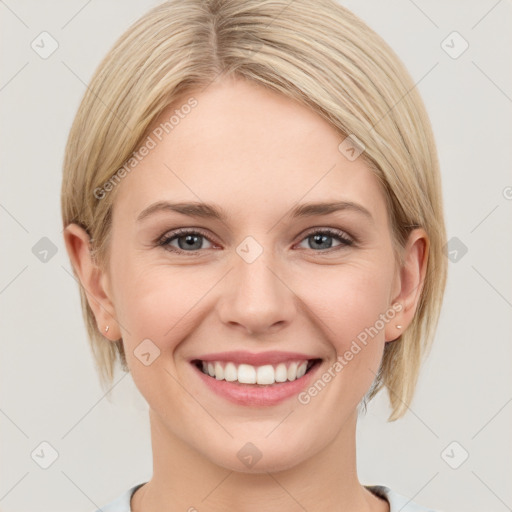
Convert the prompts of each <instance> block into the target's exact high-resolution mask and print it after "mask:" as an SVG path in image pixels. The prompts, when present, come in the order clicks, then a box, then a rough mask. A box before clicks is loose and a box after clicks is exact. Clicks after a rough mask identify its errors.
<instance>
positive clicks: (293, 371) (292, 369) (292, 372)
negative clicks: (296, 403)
mask: <svg viewBox="0 0 512 512" xmlns="http://www.w3.org/2000/svg"><path fill="white" fill-rule="evenodd" d="M297 366H299V365H298V364H297V363H292V364H291V365H290V366H289V367H288V380H295V379H296V378H297Z"/></svg>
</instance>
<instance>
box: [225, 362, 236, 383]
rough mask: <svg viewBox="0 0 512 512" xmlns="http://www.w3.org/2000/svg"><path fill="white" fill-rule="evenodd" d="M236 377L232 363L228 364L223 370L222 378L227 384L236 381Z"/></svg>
mask: <svg viewBox="0 0 512 512" xmlns="http://www.w3.org/2000/svg"><path fill="white" fill-rule="evenodd" d="M237 376H238V374H237V371H236V366H235V365H234V364H233V363H228V364H227V365H226V368H224V378H225V379H226V380H227V381H228V382H233V381H234V380H236V379H237Z"/></svg>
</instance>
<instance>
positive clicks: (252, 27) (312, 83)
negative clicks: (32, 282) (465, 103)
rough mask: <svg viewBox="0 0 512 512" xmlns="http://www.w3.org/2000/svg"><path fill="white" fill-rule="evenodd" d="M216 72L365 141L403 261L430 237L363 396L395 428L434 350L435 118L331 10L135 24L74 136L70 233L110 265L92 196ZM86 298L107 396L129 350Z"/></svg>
mask: <svg viewBox="0 0 512 512" xmlns="http://www.w3.org/2000/svg"><path fill="white" fill-rule="evenodd" d="M219 75H221V76H235V77H238V78H245V79H247V80H251V81H252V82H254V83H257V84H260V85H262V86H264V87H267V88H270V89H272V90H274V91H276V92H278V93H280V94H283V95H285V96H287V97H289V98H292V99H295V100H298V101H300V102H301V103H302V104H304V105H306V106H308V107H309V108H311V109H312V110H314V111H315V112H316V113H318V114H319V115H320V116H322V117H323V118H324V119H326V120H327V121H328V122H329V123H330V124H331V125H332V126H333V127H334V128H335V129H336V130H338V131H339V133H340V135H343V136H348V135H352V136H353V135H355V137H357V139H359V141H361V142H362V143H363V144H364V147H365V149H364V152H363V153H362V155H361V157H362V158H364V159H365V161H366V163H367V164H368V165H369V167H370V168H371V169H372V170H373V172H374V173H375V175H376V176H377V178H378V180H379V183H380V184H381V186H382V189H383V191H384V195H385V197H386V201H387V205H388V212H389V218H390V223H391V226H392V232H393V241H394V244H395V245H394V246H395V250H396V255H397V261H400V262H401V259H400V257H401V256H400V255H401V249H402V248H403V247H404V244H405V243H406V240H407V237H408V234H409V233H410V230H411V229H413V228H414V227H423V228H424V229H425V231H426V232H427V234H428V237H429V257H428V263H427V271H426V276H425V282H424V287H423V289H422V292H421V297H420V301H419V305H418V309H417V312H416V315H415V317H414V319H413V321H412V323H411V325H410V326H409V327H408V328H407V329H406V331H405V332H404V333H403V334H402V335H401V337H400V338H399V339H398V340H397V341H395V342H393V343H386V345H385V349H384V355H383V359H382V363H381V367H380V370H379V372H378V375H377V376H376V378H375V380H374V382H373V384H372V387H371V389H370V391H369V393H368V394H367V396H366V397H365V399H367V400H371V399H372V398H373V397H374V396H375V395H376V394H377V392H378V391H379V390H380V389H381V388H383V387H386V388H387V389H388V394H389V399H390V403H391V407H392V412H391V415H390V417H389V421H394V420H396V419H398V418H399V417H401V416H402V415H403V414H404V413H405V411H406V409H407V407H408V404H409V403H410V402H411V400H412V397H413V394H414V389H415V386H416V382H417V378H418V374H419V369H420V365H421V362H422V360H423V357H424V356H425V354H426V353H427V352H428V351H429V350H430V346H431V343H432V340H433V336H434V332H435V328H436V326H437V322H438V317H439V314H440V309H441V303H442V299H443V293H444V288H445V281H446V268H447V262H446V257H445V255H444V249H443V246H444V243H445V238H446V233H445V226H444V219H443V206H442V197H441V184H440V175H439V164H438V160H437V151H436V147H435V142H434V138H433V134H432V130H431V126H430V122H429V119H428V115H427V113H426V111H425V107H424V105H423V102H422V100H421V98H420V96H419V93H418V91H417V89H416V88H415V85H414V83H413V81H412V79H411V77H410V75H409V74H408V72H407V70H406V69H405V67H404V66H403V64H402V63H401V61H400V60H399V58H398V57H397V56H396V54H395V53H394V52H393V51H392V50H391V48H390V47H389V46H388V45H387V44H386V43H385V42H384V41H383V39H382V38H381V37H380V36H379V35H377V34H376V33H375V32H374V31H373V30H371V29H370V28H369V27H368V26H367V25H365V24H364V23H363V22H362V21H361V20H360V19H359V18H358V17H356V16H355V15H354V14H353V13H351V12H350V11H349V10H347V9H346V8H344V7H342V6H341V5H339V4H338V3H336V2H335V1H334V0H295V1H293V2H289V0H273V1H261V0H171V1H167V2H165V3H163V4H161V5H159V6H157V7H155V8H153V9H151V10H150V11H149V12H147V14H145V15H144V16H143V17H142V18H140V19H139V20H138V21H136V22H135V23H134V24H133V25H132V26H131V27H130V28H129V29H128V30H127V31H126V32H125V33H124V34H123V35H122V36H121V37H120V38H119V40H118V41H117V42H116V43H115V45H114V46H113V48H112V49H111V50H110V51H109V53H108V54H107V56H106V57H105V58H104V60H103V61H102V62H101V64H100V65H99V67H98V69H97V70H96V72H95V74H94V76H93V78H92V80H91V82H90V85H89V87H88V89H87V91H86V93H85V95H84V98H83V100H82V102H81V104H80V106H79V109H78V112H77V114H76V118H75V120H74V122H73V125H72V127H71V130H70V134H69V140H68V142H67V147H66V153H65V160H64V169H63V182H62V197H61V199H62V204H61V206H62V218H63V225H64V226H67V225H68V224H70V223H76V224H78V225H80V226H82V227H83V228H84V229H85V230H86V231H87V232H88V233H89V235H90V236H91V237H92V238H93V240H94V247H93V256H94V257H95V258H97V261H98V264H99V265H100V266H101V267H103V268H106V263H107V261H108V247H109V235H110V228H111V212H112V205H113V204H114V199H115V196H116V194H115V192H116V190H114V191H113V192H112V193H109V194H105V197H103V198H101V199H98V198H97V193H95V190H97V189H98V188H101V187H102V186H103V185H104V184H105V183H106V182H107V181H109V180H110V179H111V178H112V177H113V176H114V174H115V173H116V172H117V171H118V170H119V169H120V168H121V167H122V166H123V164H124V163H125V162H126V161H127V159H129V158H130V157H131V156H132V153H133V152H134V151H135V150H136V149H137V148H138V147H139V146H140V144H141V142H142V141H143V140H144V138H145V137H146V135H147V132H148V129H149V128H150V126H151V124H152V122H153V121H154V120H155V119H156V118H157V116H158V115H159V114H160V113H161V112H162V111H163V110H164V109H165V108H166V107H168V106H169V105H170V104H171V103H173V102H174V101H176V99H177V98H178V97H179V96H181V95H182V94H183V93H186V92H187V91H191V90H193V89H195V88H198V87H205V86H207V85H208V84H209V83H211V82H212V81H213V80H215V79H217V78H218V77H219ZM118 188H119V187H116V189H118ZM75 275H76V272H75ZM80 297H81V304H82V310H83V313H84V318H85V322H86V325H87V331H88V336H89V341H90V343H91V348H92V352H93V356H94V358H95V361H96V366H97V368H98V370H99V374H100V380H101V383H102V385H103V386H105V387H106V386H108V385H110V384H111V383H112V381H113V377H114V370H115V363H116V360H117V359H118V358H119V361H120V362H121V364H122V367H123V369H124V370H125V371H128V368H127V366H126V358H125V354H124V349H123V344H122V340H118V341H117V342H111V341H108V340H107V339H106V338H105V337H103V335H102V333H101V332H99V331H98V329H97V325H96V321H95V318H94V314H93V312H92V310H91V308H90V306H89V304H88V302H87V297H86V294H85V290H84V289H83V286H82V285H81V284H80Z"/></svg>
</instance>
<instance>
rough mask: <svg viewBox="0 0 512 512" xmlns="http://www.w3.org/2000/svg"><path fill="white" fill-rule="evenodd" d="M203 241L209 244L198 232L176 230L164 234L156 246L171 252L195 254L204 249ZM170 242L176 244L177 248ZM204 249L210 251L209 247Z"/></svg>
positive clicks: (206, 238)
mask: <svg viewBox="0 0 512 512" xmlns="http://www.w3.org/2000/svg"><path fill="white" fill-rule="evenodd" d="M203 240H207V241H208V243H210V244H211V241H210V240H209V238H208V237H206V236H205V235H204V234H202V233H201V232H200V231H194V230H189V229H178V230H176V231H172V232H171V233H167V234H165V235H164V236H163V237H162V238H161V239H160V240H159V241H158V245H160V246H163V247H164V248H165V249H167V250H168V251H172V252H178V253H179V252H197V251H198V250H199V249H205V247H202V241H203ZM172 242H177V247H176V245H172ZM206 249H211V247H206Z"/></svg>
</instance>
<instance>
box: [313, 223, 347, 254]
mask: <svg viewBox="0 0 512 512" xmlns="http://www.w3.org/2000/svg"><path fill="white" fill-rule="evenodd" d="M333 238H334V239H337V240H339V241H340V242H341V243H340V244H339V245H338V246H337V248H338V249H341V248H343V247H345V246H350V245H353V243H354V241H353V240H352V239H350V238H348V236H347V234H346V233H344V232H343V231H340V230H338V229H332V228H325V229H318V230H316V231H312V232H310V233H309V234H308V235H307V236H306V238H304V239H303V240H304V241H306V242H307V241H311V242H310V244H309V247H306V248H317V249H321V250H329V249H332V248H333V247H332V239H333ZM335 249H336V247H335ZM316 252H318V251H316Z"/></svg>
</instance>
